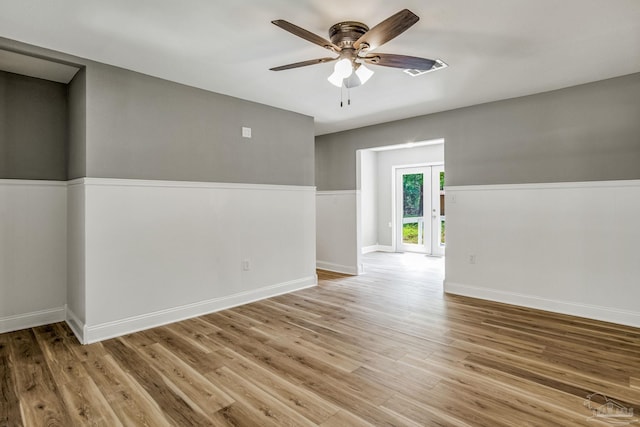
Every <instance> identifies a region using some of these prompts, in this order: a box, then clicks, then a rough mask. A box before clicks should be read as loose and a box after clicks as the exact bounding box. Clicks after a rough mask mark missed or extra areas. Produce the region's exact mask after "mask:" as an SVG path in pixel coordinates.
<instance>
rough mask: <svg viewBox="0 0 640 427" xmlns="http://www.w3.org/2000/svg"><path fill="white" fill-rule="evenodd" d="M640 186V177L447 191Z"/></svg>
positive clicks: (457, 187) (454, 187) (460, 187)
mask: <svg viewBox="0 0 640 427" xmlns="http://www.w3.org/2000/svg"><path fill="white" fill-rule="evenodd" d="M612 187H640V179H629V180H614V181H578V182H541V183H529V184H491V185H451V186H449V185H447V186H445V193H446V192H447V191H491V190H496V191H497V190H559V189H566V188H612Z"/></svg>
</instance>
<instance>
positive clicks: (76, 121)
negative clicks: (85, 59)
mask: <svg viewBox="0 0 640 427" xmlns="http://www.w3.org/2000/svg"><path fill="white" fill-rule="evenodd" d="M68 91H69V92H68V93H69V145H68V151H67V157H68V163H67V164H68V170H67V177H68V178H69V179H75V178H81V177H84V176H86V174H87V113H86V111H87V73H86V70H85V69H84V68H83V69H81V70H80V71H78V73H77V74H76V75H75V77H74V78H73V80H71V82H69V87H68Z"/></svg>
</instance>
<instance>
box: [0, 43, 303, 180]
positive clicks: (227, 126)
mask: <svg viewBox="0 0 640 427" xmlns="http://www.w3.org/2000/svg"><path fill="white" fill-rule="evenodd" d="M0 47H1V48H4V49H7V50H12V51H15V52H19V53H23V54H28V55H34V56H37V57H40V58H47V59H51V60H54V61H57V62H62V63H67V64H70V65H75V66H77V67H80V68H83V69H84V72H83V71H80V72H79V73H78V74H77V75H76V77H75V78H74V79H73V80H72V81H71V83H70V84H69V88H68V96H69V100H70V103H69V108H68V110H67V109H65V110H64V111H65V112H67V111H68V114H69V118H70V120H69V132H68V134H69V141H68V145H67V147H68V153H65V150H62V151H59V154H60V155H62V156H63V157H62V158H63V159H64V158H65V157H64V156H65V155H66V156H67V158H68V163H69V164H68V168H67V169H68V171H67V172H68V177H69V178H70V179H73V178H79V177H83V176H88V177H103V178H130V179H152V180H180V181H208V182H238V183H263V184H283V185H308V186H312V185H314V182H315V176H314V175H315V174H314V172H315V169H314V125H313V118H312V117H309V116H304V115H301V114H297V113H292V112H289V111H285V110H280V109H277V108H273V107H269V106H266V105H261V104H257V103H253V102H249V101H244V100H241V99H237V98H232V97H229V96H225V95H220V94H216V93H213V92H208V91H205V90H201V89H196V88H193V87H189V86H184V85H181V84H178V83H173V82H169V81H166V80H162V79H158V78H155V77H150V76H147V75H143V74H139V73H135V72H133V71H128V70H124V69H120V68H116V67H111V66H108V65H105V64H100V63H96V62H93V61H89V60H87V59H83V58H78V57H74V56H71V55H66V54H63V53H60V52H55V51H51V50H48V49H43V48H39V47H36V46H31V45H28V44H24V43H20V42H17V41H14V40H9V39H5V38H0ZM83 97H84V99H83ZM83 102H84V104H83ZM243 126H246V127H251V128H252V133H253V138H251V139H243V138H242V137H241V128H242V127H243ZM11 167H13V168H14V169H16V168H17V169H20V168H21V167H20V165H12V166H11ZM43 167H44V166H43ZM45 175H47V179H53V178H52V177H51V176H50V174H48V173H47V174H45ZM58 176H61V177H60V178H55V179H65V176H66V172H65V174H63V175H60V174H59V175H58Z"/></svg>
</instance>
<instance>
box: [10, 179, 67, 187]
mask: <svg viewBox="0 0 640 427" xmlns="http://www.w3.org/2000/svg"><path fill="white" fill-rule="evenodd" d="M2 185H23V186H37V187H66V186H67V181H50V180H37V179H0V186H2Z"/></svg>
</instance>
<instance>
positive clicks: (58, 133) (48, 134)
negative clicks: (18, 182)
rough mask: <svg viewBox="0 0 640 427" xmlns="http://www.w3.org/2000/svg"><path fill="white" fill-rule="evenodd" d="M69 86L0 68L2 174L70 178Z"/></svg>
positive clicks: (0, 176)
mask: <svg viewBox="0 0 640 427" xmlns="http://www.w3.org/2000/svg"><path fill="white" fill-rule="evenodd" d="M66 141H67V88H66V85H64V84H61V83H55V82H50V81H47V80H41V79H36V78H33V77H26V76H21V75H18V74H12V73H7V72H4V71H0V178H5V179H48V180H61V181H64V180H66V178H67V172H66V167H67V166H66V163H67V162H66Z"/></svg>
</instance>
